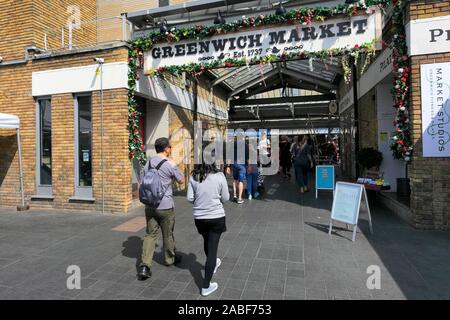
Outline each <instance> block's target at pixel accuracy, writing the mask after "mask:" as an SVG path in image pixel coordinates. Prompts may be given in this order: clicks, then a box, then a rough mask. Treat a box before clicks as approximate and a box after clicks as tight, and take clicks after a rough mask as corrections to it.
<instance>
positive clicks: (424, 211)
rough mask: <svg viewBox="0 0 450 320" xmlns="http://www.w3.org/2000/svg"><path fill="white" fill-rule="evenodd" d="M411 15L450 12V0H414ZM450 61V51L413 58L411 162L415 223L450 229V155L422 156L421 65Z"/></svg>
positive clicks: (424, 226)
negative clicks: (441, 156)
mask: <svg viewBox="0 0 450 320" xmlns="http://www.w3.org/2000/svg"><path fill="white" fill-rule="evenodd" d="M409 10H410V11H409V17H410V19H425V18H431V17H436V16H443V15H450V1H442V0H441V1H412V2H411V4H410V7H409ZM439 62H450V53H445V54H431V55H422V56H414V57H412V58H411V65H412V72H411V77H412V80H411V91H410V92H411V93H410V99H411V107H410V109H411V110H410V112H411V123H412V130H413V136H412V138H413V142H414V156H413V159H412V162H411V165H410V166H409V177H410V179H411V209H412V211H413V214H414V224H415V225H416V226H417V227H420V228H427V229H446V230H449V229H450V213H449V210H448V208H449V206H450V182H449V181H450V158H423V157H422V154H423V153H422V152H423V150H422V139H421V138H422V118H421V88H420V82H421V80H420V79H421V78H420V77H421V75H420V65H421V64H428V63H439Z"/></svg>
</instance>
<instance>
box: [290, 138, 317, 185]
mask: <svg viewBox="0 0 450 320" xmlns="http://www.w3.org/2000/svg"><path fill="white" fill-rule="evenodd" d="M293 159H294V169H295V179H296V181H297V184H298V186H299V187H300V192H301V193H304V192H308V191H309V189H308V184H309V181H308V180H309V179H308V177H309V174H308V173H309V170H310V169H311V168H313V165H314V164H313V160H312V156H311V147H310V145H309V144H308V136H307V135H304V136H303V137H299V138H298V142H297V144H296V145H295V146H294V148H293Z"/></svg>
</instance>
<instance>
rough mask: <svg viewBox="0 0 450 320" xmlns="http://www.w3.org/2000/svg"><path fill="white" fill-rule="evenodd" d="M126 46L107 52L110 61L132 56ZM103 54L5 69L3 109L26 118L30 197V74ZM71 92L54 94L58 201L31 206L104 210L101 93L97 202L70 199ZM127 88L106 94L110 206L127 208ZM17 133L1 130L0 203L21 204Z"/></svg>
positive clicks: (0, 91) (96, 102)
mask: <svg viewBox="0 0 450 320" xmlns="http://www.w3.org/2000/svg"><path fill="white" fill-rule="evenodd" d="M127 54H128V50H127V48H126V47H120V48H116V49H110V50H104V51H102V52H101V55H102V57H104V58H105V61H107V62H119V61H126V60H127ZM97 55H99V52H90V53H84V54H76V55H73V54H72V55H64V56H60V57H56V58H51V59H40V60H33V61H30V62H29V63H28V64H26V65H17V66H3V67H0V68H1V69H0V83H2V86H1V87H0V112H6V113H11V114H16V115H18V116H19V117H20V120H21V135H22V136H21V141H22V158H23V169H24V183H25V191H26V195H27V196H28V197H30V196H31V195H34V194H35V192H36V191H35V184H36V182H35V165H36V161H35V157H36V156H35V155H36V154H35V151H36V150H35V144H36V121H35V100H34V98H33V97H32V95H31V73H32V72H33V71H42V70H50V69H59V68H66V67H73V66H82V65H91V64H92V58H93V57H94V56H97ZM73 105H74V101H73V96H72V94H71V93H68V94H58V95H54V96H52V188H53V194H54V196H55V199H54V200H53V201H32V202H31V203H30V205H31V207H33V206H35V207H52V208H65V209H90V210H92V209H95V210H100V209H101V171H100V163H101V162H100V93H99V92H93V95H92V110H93V118H92V121H93V142H92V153H93V170H92V171H93V193H94V197H95V198H96V202H95V203H94V204H88V203H70V202H69V200H68V199H69V198H70V197H72V196H73V195H74V112H73V110H74V109H73ZM127 117H128V105H127V89H125V88H123V89H114V90H105V92H104V155H105V161H104V164H105V175H104V177H105V182H106V183H105V186H106V187H105V208H106V210H107V211H117V212H124V211H127V210H128V208H129V207H130V205H131V163H130V160H129V159H128V129H127V123H128V121H127ZM15 138H16V136H15V135H14V132H11V130H10V131H7V130H2V131H0V147H1V149H2V151H3V150H7V152H6V153H4V152H2V155H1V160H2V161H1V165H0V203H1V204H2V205H16V204H18V202H19V194H18V190H19V189H18V181H17V177H18V176H17V167H18V158H17V146H16V145H15V144H14V143H15V142H14V139H15Z"/></svg>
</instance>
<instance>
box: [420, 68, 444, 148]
mask: <svg viewBox="0 0 450 320" xmlns="http://www.w3.org/2000/svg"><path fill="white" fill-rule="evenodd" d="M420 77H421V93H422V144H423V145H422V146H423V156H424V157H450V62H446V63H433V64H423V65H421V66H420Z"/></svg>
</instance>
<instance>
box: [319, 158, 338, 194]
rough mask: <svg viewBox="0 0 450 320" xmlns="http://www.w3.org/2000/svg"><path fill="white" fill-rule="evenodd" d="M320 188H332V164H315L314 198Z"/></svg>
mask: <svg viewBox="0 0 450 320" xmlns="http://www.w3.org/2000/svg"><path fill="white" fill-rule="evenodd" d="M320 189H322V190H333V189H334V166H316V198H317V196H318V192H317V191H318V190H320Z"/></svg>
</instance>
